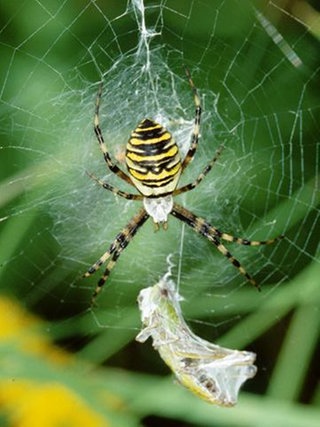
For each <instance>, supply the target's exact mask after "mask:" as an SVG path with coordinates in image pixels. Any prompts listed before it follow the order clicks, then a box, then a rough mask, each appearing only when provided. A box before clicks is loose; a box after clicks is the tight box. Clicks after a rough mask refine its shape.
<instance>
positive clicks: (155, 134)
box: [126, 119, 181, 225]
mask: <svg viewBox="0 0 320 427" xmlns="http://www.w3.org/2000/svg"><path fill="white" fill-rule="evenodd" d="M126 163H127V169H128V172H129V174H130V178H131V180H132V182H133V184H134V185H135V187H136V188H137V190H139V192H140V193H141V194H142V195H143V196H144V199H143V202H144V207H145V209H146V211H147V212H148V214H149V215H150V216H151V217H152V218H153V221H154V222H155V224H158V223H163V224H164V225H165V224H166V223H167V217H168V215H169V213H170V212H171V210H172V206H173V200H172V196H171V195H172V193H173V191H174V190H175V189H176V187H177V184H178V180H179V177H180V174H181V159H180V153H179V148H178V146H177V144H176V143H175V141H174V139H173V138H172V135H171V133H170V132H168V131H167V129H165V128H164V127H163V126H161V125H160V124H159V123H156V122H154V121H153V120H150V119H144V120H142V121H141V122H140V123H139V125H138V126H137V128H136V129H135V130H134V131H133V132H132V133H131V136H130V139H129V141H128V144H127V150H126Z"/></svg>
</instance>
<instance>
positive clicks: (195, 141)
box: [181, 68, 202, 172]
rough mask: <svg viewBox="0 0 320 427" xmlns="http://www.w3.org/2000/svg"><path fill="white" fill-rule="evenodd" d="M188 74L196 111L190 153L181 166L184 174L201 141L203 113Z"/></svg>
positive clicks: (198, 97) (187, 72) (196, 92)
mask: <svg viewBox="0 0 320 427" xmlns="http://www.w3.org/2000/svg"><path fill="white" fill-rule="evenodd" d="M186 74H187V78H188V80H189V84H190V87H191V90H192V92H193V97H194V103H195V106H196V111H195V117H194V125H193V132H192V137H191V144H190V148H189V151H188V152H187V154H186V157H185V158H184V160H183V162H182V164H181V172H183V170H184V169H185V168H186V167H187V166H188V164H189V163H190V162H191V161H192V159H193V157H194V155H195V152H196V150H197V147H198V141H199V134H200V120H201V111H202V110H201V102H200V96H199V94H198V91H197V88H196V87H195V85H194V83H193V81H192V79H191V75H190V71H189V70H188V69H187V68H186Z"/></svg>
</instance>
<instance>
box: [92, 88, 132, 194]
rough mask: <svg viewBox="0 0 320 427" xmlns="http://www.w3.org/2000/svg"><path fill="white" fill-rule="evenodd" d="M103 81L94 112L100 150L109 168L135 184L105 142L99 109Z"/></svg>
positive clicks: (95, 130)
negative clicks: (119, 165)
mask: <svg viewBox="0 0 320 427" xmlns="http://www.w3.org/2000/svg"><path fill="white" fill-rule="evenodd" d="M102 87H103V84H102V82H101V83H100V85H99V89H98V94H97V98H96V107H95V114H94V132H95V134H96V137H97V140H98V142H99V147H100V150H101V151H102V154H103V157H104V160H105V162H106V163H107V165H108V168H109V169H110V170H111V172H113V173H115V174H116V175H118V176H119V177H120V178H121V179H123V180H124V181H126V182H127V183H128V184H130V185H134V184H133V182H132V181H131V179H130V177H129V176H128V175H127V174H125V173H124V172H123V171H122V170H121V169H120V168H119V167H118V166H117V165H116V164H115V163H113V161H112V159H111V157H110V154H109V151H108V148H107V146H106V144H105V142H104V138H103V135H102V131H101V128H100V119H99V111H100V104H101V97H102Z"/></svg>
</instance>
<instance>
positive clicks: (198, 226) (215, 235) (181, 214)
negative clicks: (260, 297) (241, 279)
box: [171, 203, 283, 289]
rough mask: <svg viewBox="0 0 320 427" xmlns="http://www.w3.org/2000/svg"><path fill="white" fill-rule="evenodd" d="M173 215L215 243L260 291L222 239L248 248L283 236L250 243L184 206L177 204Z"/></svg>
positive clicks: (173, 209) (271, 241)
mask: <svg viewBox="0 0 320 427" xmlns="http://www.w3.org/2000/svg"><path fill="white" fill-rule="evenodd" d="M171 214H172V215H173V216H174V217H176V218H178V219H180V220H181V221H183V222H185V223H186V224H188V225H189V226H190V227H192V228H193V229H194V230H195V231H196V232H197V233H199V234H201V235H202V236H204V237H205V238H206V239H208V240H209V241H210V242H211V243H213V244H214V245H215V246H216V248H217V249H218V251H219V252H221V253H222V255H224V256H225V257H226V258H228V260H229V261H230V262H231V264H232V265H233V266H234V267H236V268H237V269H238V270H239V272H240V273H241V274H242V275H243V276H245V278H246V279H247V280H248V282H250V283H251V284H252V285H253V286H255V287H257V288H258V289H260V287H259V285H257V283H256V281H255V280H254V279H253V277H252V276H251V275H250V274H249V273H247V271H246V270H245V269H244V267H242V265H241V264H240V262H239V261H238V260H237V259H236V258H234V256H233V255H232V254H231V252H229V251H228V249H227V248H226V247H225V246H224V245H223V244H222V243H221V241H220V239H223V240H226V241H228V242H235V243H239V244H242V245H248V246H258V245H265V244H270V243H273V242H274V241H276V240H278V239H280V238H282V237H283V236H280V237H278V238H275V239H270V240H265V241H255V240H253V241H250V240H247V239H241V238H239V237H234V236H231V235H230V234H226V233H223V232H221V231H220V230H218V229H217V228H215V227H213V226H212V225H211V224H209V223H208V222H207V221H206V220H204V219H203V218H200V217H197V216H196V215H194V214H193V213H191V212H190V211H188V210H187V209H185V208H183V207H182V206H180V205H178V204H177V203H174V205H173V208H172V211H171Z"/></svg>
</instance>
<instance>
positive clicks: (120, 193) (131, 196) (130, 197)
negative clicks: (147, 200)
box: [87, 172, 143, 200]
mask: <svg viewBox="0 0 320 427" xmlns="http://www.w3.org/2000/svg"><path fill="white" fill-rule="evenodd" d="M87 174H88V175H89V177H90V178H91V179H93V180H94V181H96V183H98V184H99V185H101V187H103V188H105V189H106V190H109V191H111V192H112V193H113V194H114V195H116V196H121V197H123V198H125V199H128V200H143V196H142V195H141V194H132V193H127V192H126V191H121V190H119V189H118V188H116V187H114V186H113V185H110V184H108V183H107V182H106V181H103V180H102V179H100V178H97V177H96V176H95V175H94V174H93V173H90V172H87Z"/></svg>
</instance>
